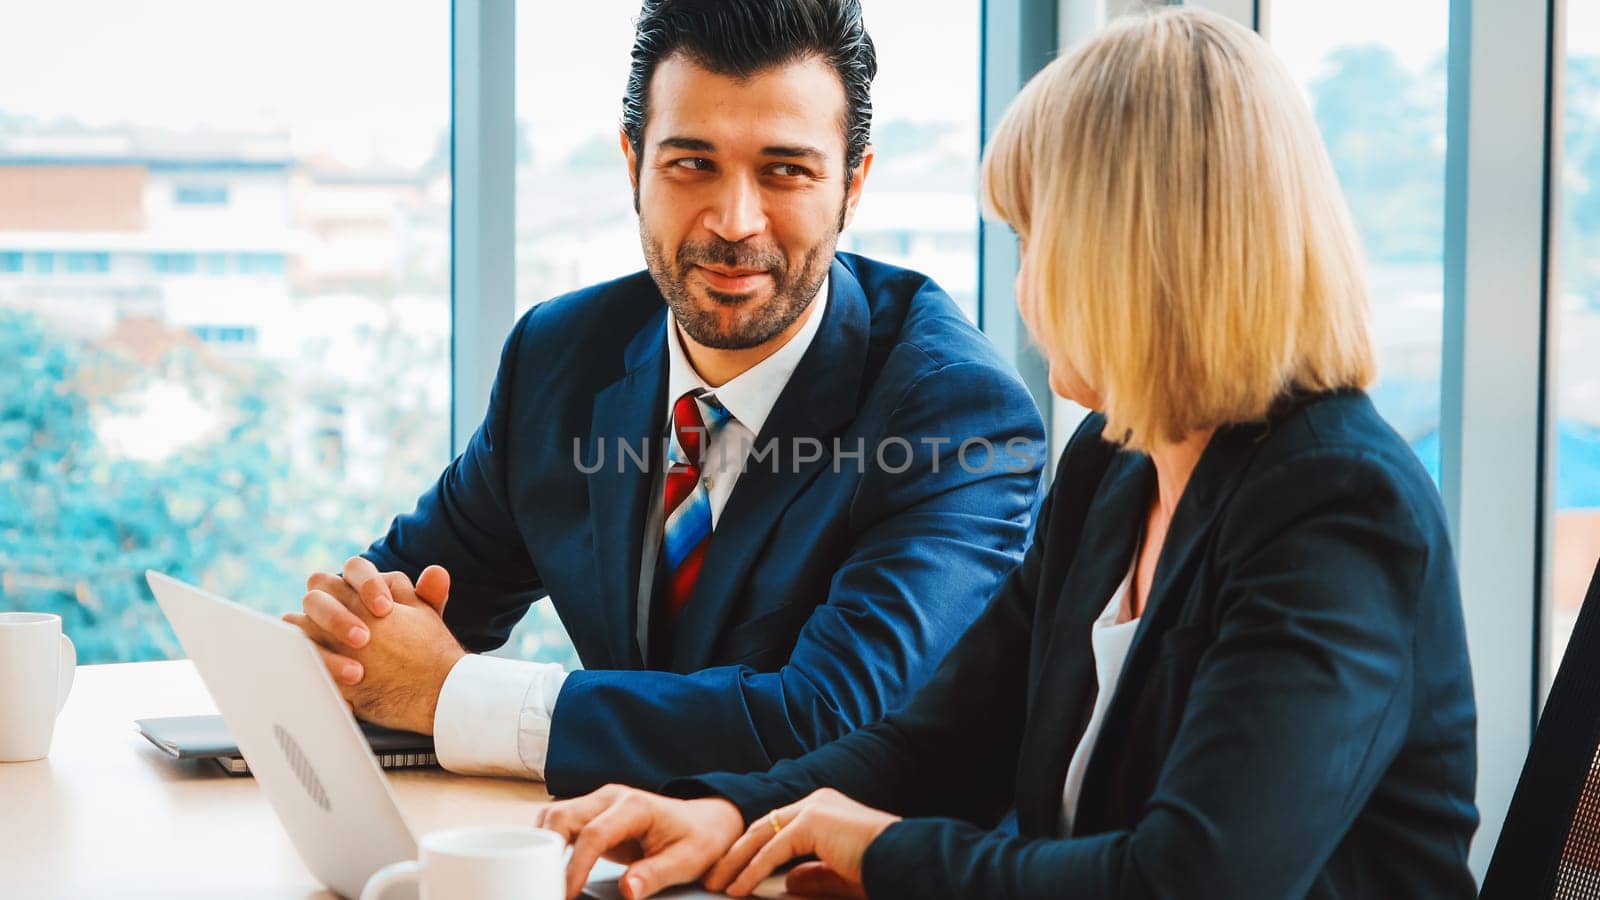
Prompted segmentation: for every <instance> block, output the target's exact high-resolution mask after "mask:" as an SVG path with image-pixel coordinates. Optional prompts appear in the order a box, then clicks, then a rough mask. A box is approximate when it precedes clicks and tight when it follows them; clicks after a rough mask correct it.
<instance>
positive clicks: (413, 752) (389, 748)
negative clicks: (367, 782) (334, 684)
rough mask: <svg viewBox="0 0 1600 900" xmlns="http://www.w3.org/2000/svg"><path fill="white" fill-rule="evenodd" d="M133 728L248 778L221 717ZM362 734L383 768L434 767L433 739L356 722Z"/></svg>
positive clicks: (176, 752)
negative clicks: (213, 761)
mask: <svg viewBox="0 0 1600 900" xmlns="http://www.w3.org/2000/svg"><path fill="white" fill-rule="evenodd" d="M133 724H134V725H137V726H138V728H139V733H140V734H142V735H144V736H145V738H146V739H147V740H149V741H150V743H152V744H155V745H156V746H157V747H160V748H161V750H162V752H164V753H166V754H167V755H168V756H171V757H172V758H173V759H211V760H215V761H216V763H217V765H219V766H221V767H222V770H223V771H224V772H227V773H228V774H229V775H249V774H250V765H249V764H248V763H246V762H245V761H244V757H243V756H242V755H240V753H239V746H238V744H236V743H234V740H233V735H231V734H229V733H228V726H227V724H226V723H225V722H223V721H222V717H221V716H173V717H169V718H162V719H136V720H134V723H133ZM356 724H358V725H360V726H361V733H362V734H363V735H364V736H365V737H366V739H367V743H368V744H369V745H371V747H372V754H373V755H374V756H376V757H377V758H378V765H380V766H382V767H383V768H385V769H405V768H412V767H415V766H436V765H438V764H439V758H438V757H437V756H436V755H434V752H433V738H431V737H428V736H427V735H425V734H417V733H415V732H411V731H396V730H394V729H392V728H384V727H383V726H381V725H373V724H372V723H370V722H357V723H356Z"/></svg>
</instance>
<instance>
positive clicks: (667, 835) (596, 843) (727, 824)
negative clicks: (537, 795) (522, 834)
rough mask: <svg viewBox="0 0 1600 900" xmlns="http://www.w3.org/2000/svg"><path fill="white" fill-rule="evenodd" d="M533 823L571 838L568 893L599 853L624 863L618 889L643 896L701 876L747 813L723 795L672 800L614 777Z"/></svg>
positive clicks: (633, 897) (579, 887) (576, 889)
mask: <svg viewBox="0 0 1600 900" xmlns="http://www.w3.org/2000/svg"><path fill="white" fill-rule="evenodd" d="M533 824H534V825H536V826H538V827H540V828H548V829H550V830H551V831H554V832H555V833H557V834H559V835H561V836H562V837H563V838H565V839H566V840H567V842H568V843H570V844H572V858H571V860H569V861H568V862H567V896H568V897H569V898H572V897H577V896H578V894H580V893H582V891H583V885H584V883H585V882H586V881H588V880H589V870H590V869H592V868H594V864H595V860H597V859H599V858H600V857H602V856H604V857H605V858H607V859H610V860H614V861H616V862H621V863H628V864H629V865H628V870H627V871H626V872H624V873H623V875H622V895H623V896H624V897H627V898H628V900H641V898H644V897H648V896H650V895H652V894H655V893H657V892H659V891H661V890H664V889H666V888H669V887H672V886H673V885H677V884H688V883H689V882H691V881H694V880H695V879H697V878H699V877H700V876H701V875H702V874H704V873H705V871H706V870H707V869H709V868H711V864H712V863H714V862H716V861H717V860H718V859H719V858H720V857H721V856H722V854H723V853H725V852H727V850H728V848H729V847H731V846H733V842H734V839H735V838H737V837H738V836H739V833H740V831H742V830H743V827H744V820H743V819H742V818H741V817H740V816H739V810H738V808H737V807H735V806H734V805H733V804H732V803H729V802H728V801H726V800H723V799H720V798H708V799H704V800H674V799H671V798H669V797H662V796H659V795H657V794H651V793H648V792H646V791H640V790H635V789H633V788H627V787H620V786H618V785H614V784H613V785H607V786H606V787H603V788H601V789H599V790H598V791H595V792H594V793H592V794H587V795H585V796H582V797H579V798H577V799H575V800H567V801H564V802H561V803H551V804H549V805H548V806H545V807H542V808H541V809H540V810H539V811H538V813H537V814H536V815H535V817H534V823H533Z"/></svg>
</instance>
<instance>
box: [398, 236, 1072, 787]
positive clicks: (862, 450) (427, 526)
mask: <svg viewBox="0 0 1600 900" xmlns="http://www.w3.org/2000/svg"><path fill="white" fill-rule="evenodd" d="M829 290H830V291H831V293H830V294H829V299H828V304H827V308H826V310H825V315H824V318H823V321H822V323H821V326H820V328H819V329H818V331H817V333H816V336H815V338H814V339H813V342H812V344H811V346H810V347H809V348H808V349H807V351H806V353H805V355H804V356H803V357H802V358H801V360H800V363H799V365H798V367H797V368H796V369H795V371H794V374H793V375H792V376H791V378H790V380H789V382H788V385H787V386H786V387H785V388H784V390H783V391H782V393H781V394H780V396H779V397H778V400H777V403H776V405H774V407H773V409H772V412H771V414H770V415H769V417H768V419H767V422H766V424H765V427H764V429H763V431H762V433H761V434H760V435H757V437H756V445H755V446H756V448H757V449H758V450H761V449H763V448H765V447H767V446H769V442H770V441H775V442H776V443H775V444H773V445H772V446H775V447H776V449H775V450H774V451H773V453H772V454H771V455H769V456H768V457H766V458H764V459H762V460H760V461H753V462H752V463H751V464H750V465H749V467H748V468H747V469H746V470H745V471H744V472H743V473H742V474H741V475H740V478H739V481H738V483H737V485H736V486H735V487H734V490H733V493H732V494H731V495H730V496H729V498H728V501H727V505H726V507H725V508H724V509H723V511H722V514H721V516H720V517H719V519H718V522H717V527H716V531H715V533H714V534H713V535H712V538H711V543H710V544H709V546H708V548H707V552H706V556H705V560H704V565H703V568H702V571H701V574H700V577H699V580H698V582H697V584H696V586H695V589H694V593H693V594H692V596H691V597H690V599H689V601H688V603H687V606H686V607H685V610H684V612H683V614H682V618H681V620H680V621H679V622H678V624H677V627H676V629H675V633H674V635H673V639H672V646H671V648H670V650H671V652H670V654H661V656H662V657H663V658H666V657H668V656H670V671H651V670H648V669H646V667H645V661H644V660H642V659H641V657H640V653H639V650H638V642H637V639H636V633H637V626H638V610H637V597H638V584H639V570H640V553H641V549H642V543H643V537H644V530H645V523H644V517H645V515H646V509H647V505H648V503H647V501H648V499H649V491H650V488H651V485H652V484H653V483H654V475H653V473H651V472H649V471H647V469H648V465H644V466H641V465H639V464H638V462H637V458H638V457H639V456H643V457H644V458H645V459H647V460H651V459H653V457H652V455H651V453H648V452H642V451H641V447H642V446H643V445H644V444H645V442H648V441H656V442H659V441H660V440H661V438H662V436H663V435H664V434H665V429H666V404H667V399H666V387H667V350H666V343H665V342H666V334H667V329H666V323H667V319H666V317H667V311H666V306H665V303H664V302H663V300H662V298H661V294H660V292H659V291H658V290H657V288H656V285H655V282H654V281H653V280H652V279H651V278H650V276H649V274H648V273H644V272H641V273H638V274H635V275H631V276H628V277H626V278H622V279H620V280H617V281H613V282H610V283H607V284H602V285H598V286H596V287H591V288H586V289H584V290H581V291H578V292H576V293H573V294H569V295H567V296H564V297H560V298H557V299H554V300H551V301H549V302H547V303H543V304H541V305H539V306H536V307H534V308H533V309H532V310H530V311H529V312H528V314H527V315H525V316H524V317H523V318H522V320H521V321H520V322H519V323H518V324H517V326H516V327H515V329H514V330H513V331H512V333H511V336H510V338H509V339H508V340H507V341H506V345H505V350H504V354H503V356H502V358H501V361H500V370H499V374H498V376H497V378H496V381H495V385H494V390H493V393H492V395H491V400H490V403H489V410H488V414H487V415H486V416H485V418H484V421H483V424H482V425H481V426H480V427H479V428H478V430H477V432H476V433H475V434H474V435H473V436H472V439H471V441H470V443H469V444H468V446H467V448H466V450H465V451H464V452H463V453H462V455H461V456H460V457H458V458H457V459H456V460H455V461H454V462H452V463H451V464H450V466H449V467H448V468H447V469H446V470H445V471H444V473H443V475H441V476H440V478H439V480H438V482H437V483H436V484H435V485H434V486H433V487H432V488H431V489H429V490H428V492H427V493H425V494H424V495H423V496H422V498H421V499H420V500H419V501H418V503H417V508H416V510H415V511H414V512H412V513H410V514H408V515H404V516H401V517H399V518H397V519H395V521H394V523H393V525H392V526H391V527H390V529H389V533H388V534H387V535H386V536H385V537H383V538H382V539H381V540H379V541H378V542H376V543H374V544H373V545H372V547H371V548H370V549H369V550H368V551H367V554H366V555H367V557H368V558H369V559H371V560H372V561H373V562H374V563H375V564H377V566H378V567H379V568H380V569H396V570H399V571H402V572H405V573H407V574H408V575H410V576H411V577H413V578H415V577H416V576H417V575H418V573H419V572H420V571H421V569H422V568H423V567H425V566H427V565H429V564H432V563H438V564H441V565H444V566H445V567H446V568H448V569H449V570H450V573H451V576H452V588H451V594H452V595H451V599H450V603H449V605H448V606H447V607H446V609H445V622H446V623H447V624H448V625H449V627H450V629H451V630H452V632H454V633H455V635H456V636H457V637H458V638H459V639H460V640H461V641H462V643H463V645H464V646H466V647H467V648H468V649H469V650H475V651H482V650H487V649H491V648H493V647H497V646H499V645H501V644H503V643H504V642H505V640H506V638H507V636H508V635H509V633H510V631H511V629H512V627H513V626H514V625H515V624H516V623H517V621H518V620H519V619H521V618H522V616H523V614H524V613H525V612H526V611H527V609H528V607H529V605H530V604H531V603H533V602H534V601H536V600H538V599H539V598H541V597H544V596H546V595H548V596H549V598H550V600H551V602H552V603H554V604H555V609H556V612H557V613H558V614H559V615H560V617H561V622H562V624H563V625H564V626H565V627H566V630H567V633H568V635H570V636H571V638H572V642H573V644H574V645H576V648H577V651H578V655H579V657H580V658H581V659H582V661H583V665H584V667H585V669H584V670H583V671H578V672H573V673H572V674H571V675H570V676H569V677H568V678H567V681H566V683H565V685H564V686H563V688H562V691H561V695H560V697H559V699H558V701H557V703H556V707H555V715H554V718H553V720H552V722H551V733H550V750H549V757H548V760H547V763H546V776H547V779H548V783H549V786H550V790H551V791H552V792H554V793H556V794H559V795H571V794H577V793H581V792H585V791H589V790H591V789H593V788H596V787H599V786H600V785H602V784H605V783H607V782H621V783H627V784H635V785H643V786H650V787H653V786H655V785H658V784H660V783H661V782H662V781H664V780H666V779H667V778H670V777H673V776H677V775H686V774H691V773H694V772H703V771H707V770H711V769H727V770H731V771H751V770H758V769H766V768H767V767H768V766H770V765H772V764H773V763H774V762H775V761H777V760H780V759H784V758H786V757H792V756H796V755H799V754H801V753H804V752H805V751H807V750H810V749H812V748H815V747H817V746H820V745H822V744H824V743H826V742H828V741H829V740H832V739H833V738H836V737H839V736H840V735H843V734H845V733H846V732H848V731H850V730H851V729H853V728H855V727H857V726H859V725H861V724H863V723H866V722H871V721H873V720H875V719H877V718H879V717H881V716H882V715H883V714H884V713H885V712H887V711H889V710H890V709H894V708H896V707H898V706H900V705H901V704H902V703H903V702H904V701H905V700H906V699H907V698H908V697H910V696H911V693H912V692H913V691H914V690H915V688H916V687H917V686H919V685H921V684H922V683H923V682H925V681H926V680H927V679H928V677H929V676H930V675H931V674H932V673H933V670H934V668H935V667H936V666H937V665H938V663H939V661H940V660H941V659H942V658H943V657H944V655H945V653H946V652H947V651H948V650H949V649H950V647H951V646H952V645H953V644H954V643H955V641H956V638H957V637H959V636H960V635H961V633H962V632H964V631H965V630H966V628H967V626H968V625H970V624H971V623H972V621H973V620H974V619H975V618H977V616H978V614H979V613H980V612H981V611H982V609H983V607H984V605H985V603H986V601H987V598H988V597H989V596H991V595H992V594H993V593H994V591H995V590H996V589H997V588H998V586H999V585H1000V583H1001V582H1002V581H1003V579H1004V578H1005V576H1006V574H1007V573H1009V572H1010V571H1011V570H1012V569H1013V568H1015V566H1016V564H1017V562H1018V561H1019V560H1020V559H1021V556H1022V550H1023V549H1024V547H1025V546H1026V543H1027V537H1028V534H1029V531H1030V528H1031V525H1032V521H1033V514H1034V512H1035V510H1036V509H1037V506H1038V500H1039V494H1040V475H1041V471H1042V467H1043V463H1044V453H1045V450H1044V444H1043V441H1044V435H1043V429H1042V424H1041V422H1040V418H1039V414H1038V410H1037V408H1036V407H1035V406H1034V403H1033V400H1032V398H1031V397H1030V396H1029V394H1028V392H1027V390H1026V389H1025V388H1024V387H1023V385H1022V383H1021V382H1020V381H1019V380H1018V379H1017V376H1016V374H1015V372H1014V370H1013V369H1012V368H1011V367H1010V366H1008V365H1007V364H1006V363H1004V362H1003V361H1002V360H1001V359H1000V358H999V357H998V355H997V354H996V353H995V352H994V349H993V348H992V347H991V346H990V345H989V343H988V342H987V341H986V340H985V339H984V337H983V335H982V334H981V333H980V332H978V331H977V330H976V329H974V328H973V327H972V326H971V325H970V324H969V323H968V322H967V321H966V320H965V319H964V318H963V317H962V315H961V313H960V311H959V310H958V309H957V308H956V306H955V305H954V303H952V302H951V300H950V299H949V297H948V296H946V295H945V293H944V292H943V291H942V290H940V289H939V288H938V286H937V285H935V284H934V283H933V282H931V281H929V280H928V279H927V278H926V277H924V276H921V275H918V274H916V273H914V272H909V271H906V270H903V269H897V268H894V267H891V266H887V265H884V264H882V263H877V262H873V261H871V260H868V259H864V258H862V257H858V256H852V255H849V254H842V253H841V254H839V255H838V256H837V258H836V259H835V261H834V263H833V265H832V267H831V270H830V273H829ZM619 440H620V441H625V442H626V443H627V449H625V448H623V447H621V446H620V445H619V443H618V441H619ZM812 442H815V443H812ZM963 442H966V446H965V447H963V446H962V444H963ZM984 442H986V443H984ZM1008 444H1009V445H1010V446H1009V447H1008V446H1007V445H1008ZM880 445H881V447H882V453H881V454H880V453H879V452H878V450H879V447H880ZM656 446H659V444H657V445H656ZM819 447H820V448H821V450H820V452H819V449H818V448H819ZM988 447H993V448H994V454H993V455H992V456H990V455H988V450H987V449H986V448H988ZM602 453H603V454H604V456H603V457H602V456H601V454H602ZM619 456H620V457H621V459H620V460H619ZM812 456H817V457H819V458H816V459H810V458H809V457H812ZM619 462H620V464H619ZM597 464H598V465H597ZM591 469H592V470H593V471H587V470H591ZM651 656H652V658H653V659H654V658H655V657H656V656H657V653H656V649H655V648H654V647H652V648H651ZM508 727H509V725H508Z"/></svg>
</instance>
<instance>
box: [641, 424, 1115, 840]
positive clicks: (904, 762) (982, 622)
mask: <svg viewBox="0 0 1600 900" xmlns="http://www.w3.org/2000/svg"><path fill="white" fill-rule="evenodd" d="M1102 422H1103V420H1100V419H1099V417H1098V416H1091V417H1090V420H1087V421H1085V422H1084V423H1083V424H1082V425H1080V426H1079V428H1078V432H1077V434H1075V435H1074V436H1073V439H1072V440H1071V441H1069V442H1068V445H1067V449H1066V452H1065V453H1063V454H1062V458H1061V462H1060V465H1059V466H1058V467H1057V470H1056V480H1055V484H1054V486H1053V487H1052V489H1051V491H1050V493H1049V494H1048V495H1047V496H1046V497H1045V499H1044V502H1043V504H1042V505H1041V506H1040V508H1039V519H1038V526H1037V528H1036V529H1035V530H1034V534H1033V540H1032V543H1031V544H1030V546H1029V547H1028V551H1027V554H1026V555H1025V556H1024V557H1023V560H1022V565H1020V566H1018V567H1017V568H1016V569H1015V570H1013V571H1012V572H1011V574H1010V575H1009V576H1008V577H1007V578H1006V580H1005V582H1004V584H1003V585H1002V586H1001V588H1000V590H999V591H998V592H997V593H996V594H995V596H994V598H993V600H991V601H990V603H989V605H988V608H987V609H985V610H984V612H983V615H981V616H980V617H979V618H978V620H977V621H976V622H974V623H973V625H972V627H971V628H970V629H968V630H967V633H966V634H964V635H962V637H961V639H960V640H959V641H958V642H957V643H956V645H955V647H954V648H953V649H952V650H951V651H950V654H949V655H948V656H946V657H945V659H944V661H943V662H942V663H941V664H940V666H939V669H938V671H937V672H936V673H935V674H934V676H933V678H932V679H931V680H930V681H929V682H928V683H927V685H925V686H924V687H923V688H922V689H921V690H919V691H917V693H916V695H915V696H914V697H912V699H911V702H910V703H908V704H907V705H906V707H905V708H904V709H902V710H900V711H897V712H895V713H892V714H891V715H889V716H888V717H887V718H886V719H884V720H883V721H880V722H876V723H874V724H872V725H869V726H867V727H866V728H862V729H861V730H859V731H856V732H854V733H852V734H850V735H847V736H845V737H843V738H840V739H839V740H837V741H834V742H833V743H831V744H828V745H826V746H824V747H822V748H820V749H817V750H814V751H812V752H811V753H808V754H806V755H805V756H802V757H800V758H798V759H793V760H786V761H784V762H780V763H778V764H777V765H776V766H774V767H773V768H772V769H771V770H770V771H768V772H758V773H752V774H748V775H740V774H734V773H728V772H717V773H711V774H707V775H699V776H695V777H692V778H682V779H677V780H675V781H673V782H670V783H668V784H667V785H665V786H664V787H663V788H662V792H663V793H666V794H669V795H672V796H677V797H686V798H688V797H704V796H719V797H723V798H726V799H727V800H730V801H732V802H733V804H734V805H735V806H737V807H739V811H740V813H741V814H742V815H743V816H744V818H745V821H746V822H747V823H748V822H752V821H754V820H756V819H757V818H759V817H761V816H763V815H765V814H766V813H767V812H768V811H769V810H772V809H776V808H778V807H780V806H784V805H787V804H789V803H793V802H794V801H796V800H799V799H801V798H802V797H805V796H806V795H808V794H810V793H811V792H813V791H815V790H818V789H819V788H823V787H831V788H833V789H835V790H838V791H839V792H841V793H843V794H845V795H846V796H849V797H850V798H852V799H854V800H855V801H856V802H858V803H864V804H866V805H868V806H871V807H874V808H876V809H882V810H887V811H890V812H893V813H895V814H897V815H901V816H949V817H954V818H959V819H962V820H965V821H969V822H978V823H983V824H984V825H985V826H992V825H993V824H994V823H995V822H997V821H998V820H999V819H1000V817H1001V816H1002V815H1004V814H1005V812H1006V811H1007V810H1008V809H1009V808H1010V807H1011V805H1012V801H1013V799H1014V796H1015V789H1014V784H1013V780H1014V775H1015V772H1016V762H1017V756H1018V754H1019V752H1020V750H1021V746H1022V735H1023V729H1024V725H1025V723H1026V713H1027V697H1028V683H1029V670H1028V665H1029V659H1030V656H1031V653H1030V647H1031V643H1032V640H1033V634H1034V631H1035V627H1036V626H1035V615H1036V607H1037V603H1036V598H1037V597H1038V596H1039V593H1040V590H1041V585H1042V584H1044V583H1045V581H1046V579H1047V578H1048V577H1049V576H1048V575H1047V574H1046V572H1045V569H1046V560H1047V559H1049V558H1050V557H1051V556H1052V553H1053V550H1052V548H1056V547H1058V545H1059V544H1060V543H1061V542H1062V541H1063V540H1066V541H1068V542H1071V541H1072V540H1073V539H1074V538H1075V535H1065V536H1061V535H1058V531H1059V528H1058V526H1059V525H1060V523H1059V522H1058V521H1057V519H1058V518H1059V516H1060V515H1063V514H1066V515H1069V516H1070V512H1069V513H1063V512H1062V511H1061V509H1060V507H1061V505H1062V503H1063V502H1064V501H1063V498H1062V494H1063V492H1065V491H1066V490H1067V489H1068V488H1069V487H1073V486H1074V485H1073V482H1074V480H1075V479H1078V478H1080V477H1081V480H1082V482H1083V483H1081V484H1077V485H1075V487H1076V491H1075V492H1074V496H1075V497H1076V498H1078V499H1082V496H1086V495H1087V494H1088V493H1091V492H1092V491H1093V484H1092V483H1091V482H1097V481H1098V479H1097V478H1094V477H1093V475H1094V474H1095V473H1096V472H1097V471H1098V470H1097V469H1095V467H1094V466H1093V464H1092V461H1086V460H1085V459H1083V458H1082V457H1084V456H1085V454H1084V452H1083V450H1082V448H1083V446H1084V445H1085V444H1087V443H1091V442H1092V436H1093V435H1097V434H1098V433H1099V427H1100V425H1101V424H1102ZM1086 436H1089V437H1090V438H1091V439H1090V440H1085V438H1086ZM1086 462H1087V463H1088V465H1089V469H1090V470H1093V471H1090V470H1085V467H1084V466H1085V463H1086ZM1065 502H1066V505H1067V506H1068V507H1069V508H1073V507H1074V504H1073V502H1072V501H1065ZM1072 530H1073V531H1076V529H1072Z"/></svg>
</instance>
